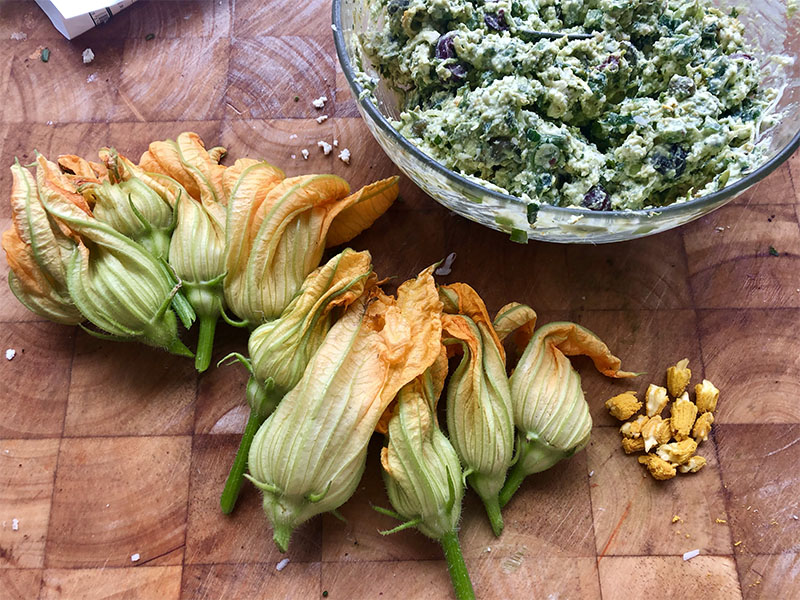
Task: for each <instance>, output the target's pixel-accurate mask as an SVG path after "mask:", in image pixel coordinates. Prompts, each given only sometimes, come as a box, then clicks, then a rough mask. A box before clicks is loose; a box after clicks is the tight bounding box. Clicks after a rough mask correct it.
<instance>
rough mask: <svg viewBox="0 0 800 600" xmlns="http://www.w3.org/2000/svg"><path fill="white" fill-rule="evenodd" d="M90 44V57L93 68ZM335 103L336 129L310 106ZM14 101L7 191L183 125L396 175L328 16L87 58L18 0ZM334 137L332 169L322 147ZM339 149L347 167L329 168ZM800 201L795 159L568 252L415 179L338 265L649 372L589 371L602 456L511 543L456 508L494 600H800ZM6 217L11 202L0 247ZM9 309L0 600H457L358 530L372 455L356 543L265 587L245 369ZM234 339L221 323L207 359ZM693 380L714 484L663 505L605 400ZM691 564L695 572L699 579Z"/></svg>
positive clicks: (191, 9)
mask: <svg viewBox="0 0 800 600" xmlns="http://www.w3.org/2000/svg"><path fill="white" fill-rule="evenodd" d="M13 33H23V34H25V36H27V38H26V39H24V40H22V41H16V40H13V39H11V35H12V34H13ZM150 34H152V36H151V35H150ZM23 37H24V36H23ZM148 38H151V39H148ZM42 47H48V48H49V49H50V51H51V58H50V61H49V62H48V63H43V62H41V60H39V58H38V52H39V51H40V49H41V48H42ZM87 47H90V48H92V49H93V51H94V53H95V55H96V58H95V61H94V62H92V63H91V64H89V65H84V64H83V62H82V60H81V53H82V52H83V50H84V49H85V48H87ZM322 95H325V96H327V98H328V102H327V103H326V105H325V107H324V108H323V109H316V108H314V107H313V106H312V105H311V100H313V99H315V98H317V97H319V96H322ZM295 97H297V100H296V101H295ZM0 98H2V102H0V137H1V138H2V141H3V143H2V144H0V167H2V168H1V169H0V193H2V194H8V191H9V189H10V185H11V178H10V174H9V171H8V170H7V167H8V166H9V165H10V164H12V162H13V160H14V158H15V157H18V158H19V159H20V161H21V162H23V163H28V162H30V161H31V160H32V158H33V156H34V150H39V151H40V152H42V153H44V154H45V155H47V156H49V157H51V158H53V157H55V156H57V155H58V154H61V153H73V152H78V153H80V154H83V155H85V156H87V157H89V158H93V157H94V156H95V155H96V151H97V149H98V148H100V147H101V146H114V147H116V148H117V149H118V150H119V151H120V152H122V153H123V154H126V155H128V156H130V157H131V158H134V159H136V158H138V156H139V155H140V153H141V152H142V151H143V150H145V149H146V147H147V143H148V142H149V141H152V140H154V139H165V138H174V137H176V136H177V134H178V133H180V132H181V131H185V130H192V131H197V132H198V133H199V134H200V135H201V137H202V138H203V139H204V140H205V141H206V142H207V144H208V145H217V144H221V145H224V146H227V148H228V150H229V159H228V160H229V161H230V160H232V159H235V158H239V157H243V156H251V157H257V158H262V159H265V160H268V161H269V162H272V163H273V164H275V165H277V166H279V167H281V168H282V169H284V170H285V171H286V172H287V173H288V174H290V175H294V174H300V173H305V172H320V173H334V174H337V175H340V176H342V177H344V178H346V179H347V180H348V181H349V182H350V184H351V186H352V188H353V189H357V188H358V187H360V186H362V185H364V184H366V183H369V182H371V181H374V180H376V179H380V178H383V177H387V176H390V175H393V174H396V173H397V169H396V167H395V166H394V165H393V164H392V162H391V160H390V159H389V158H388V157H387V156H386V155H385V154H384V153H383V152H382V151H381V150H380V148H379V147H378V146H377V144H376V143H375V142H374V140H373V139H372V137H371V135H370V134H369V131H368V130H367V128H366V126H365V125H364V123H363V122H362V121H361V120H360V118H359V115H358V110H357V108H356V103H355V101H354V99H353V98H352V96H351V94H350V91H349V89H348V86H347V83H346V80H345V78H344V75H343V73H342V72H341V69H340V68H339V66H338V64H337V61H336V57H335V53H334V47H333V41H332V37H331V32H330V3H329V2H328V1H327V0H311V1H309V2H305V3H297V2H291V1H290V0H273V1H271V2H262V1H260V0H235V2H234V0H200V1H189V0H186V1H183V0H181V1H174V2H157V1H151V0H140V1H139V2H137V3H136V4H135V5H134V6H132V7H131V8H129V9H126V10H125V11H123V13H121V14H120V15H118V16H117V17H115V18H114V19H113V20H112V21H111V22H110V23H108V24H107V25H105V26H103V27H99V28H96V29H94V30H92V31H90V32H88V33H87V34H85V35H84V36H82V37H80V38H78V39H77V40H74V41H72V42H68V41H66V40H64V39H63V38H62V37H61V36H60V34H58V33H57V32H56V31H55V29H54V28H53V27H52V26H51V25H50V24H49V22H48V21H47V19H46V17H45V16H44V15H43V13H42V12H41V11H40V10H39V9H38V8H37V7H36V6H35V5H34V4H33V3H31V2H27V1H26V2H22V1H18V0H5V1H3V2H0ZM323 114H325V115H328V117H329V118H328V120H326V121H324V122H322V123H318V122H317V121H316V118H317V117H318V116H320V115H323ZM334 139H336V140H337V141H338V143H339V147H338V148H337V149H336V150H335V151H334V153H332V154H331V155H328V156H325V155H324V154H323V153H322V151H321V150H320V149H319V148H318V147H317V142H318V141H320V140H325V141H327V142H328V143H333V140H334ZM304 148H305V149H307V150H308V151H309V158H308V160H304V159H303V157H302V152H301V151H302V149H304ZM342 148H348V149H349V150H350V152H351V161H350V164H345V163H344V162H342V161H341V160H339V159H338V158H337V154H338V150H339V149H342ZM228 164H230V163H228ZM798 184H800V154H796V155H795V156H793V157H792V158H791V159H790V160H789V161H788V163H787V164H786V165H784V166H782V167H781V168H780V169H778V170H777V171H776V172H775V173H773V174H772V175H771V176H770V177H769V178H767V179H766V180H764V181H763V182H762V183H760V184H758V185H757V186H755V187H754V188H752V189H751V190H748V191H747V192H746V193H744V194H742V195H741V196H740V197H739V198H737V199H735V200H734V201H732V202H731V203H730V204H729V205H728V206H726V207H724V208H722V209H720V210H718V211H716V212H714V213H712V214H710V215H708V216H706V217H704V218H702V219H699V220H697V221H696V222H694V223H691V224H689V225H687V226H684V227H682V228H681V229H678V230H674V231H671V232H667V233H664V234H661V235H658V236H655V237H650V238H646V239H643V240H638V241H634V242H628V243H622V244H615V245H610V246H601V247H593V246H569V247H568V246H560V245H554V244H543V243H530V244H528V245H524V246H523V245H517V244H513V243H511V242H509V240H508V239H507V236H506V235H505V234H500V233H497V232H494V231H490V230H488V229H486V228H483V227H481V226H480V225H477V224H475V223H472V222H470V221H468V220H465V219H463V218H461V217H459V216H457V215H454V214H453V213H450V212H449V211H448V210H446V209H444V208H442V207H441V206H440V205H438V204H436V203H435V202H433V201H431V200H430V199H429V198H427V197H426V196H425V195H424V194H423V193H422V192H421V191H420V190H419V189H417V188H416V187H415V186H414V185H413V184H411V183H410V182H409V181H408V180H407V179H405V178H403V179H402V180H401V198H400V199H399V200H398V201H397V202H396V203H395V205H394V206H393V207H392V208H391V209H390V211H389V212H388V214H387V215H386V216H385V217H383V218H382V219H380V220H378V222H377V223H376V224H375V225H374V227H372V228H371V229H370V230H368V231H367V232H365V233H364V234H362V235H361V236H359V237H358V238H356V239H355V240H353V241H352V242H351V243H350V245H351V246H352V247H353V248H355V249H357V250H363V249H368V250H370V252H371V253H372V254H373V262H374V265H375V269H376V272H378V273H379V274H380V275H381V276H395V277H396V279H395V280H394V282H395V284H396V282H398V281H403V280H404V279H406V278H409V277H412V276H414V275H416V274H417V273H418V272H419V271H420V270H422V269H423V268H425V267H426V266H428V265H430V264H432V263H433V262H435V261H438V260H440V259H442V258H444V257H445V256H447V255H448V254H449V253H451V252H455V253H456V254H457V258H456V260H455V262H454V264H453V270H452V273H451V274H450V275H448V276H446V277H442V278H441V282H442V283H451V282H455V281H466V282H468V283H470V284H471V285H473V287H475V288H476V289H477V290H478V291H479V292H480V293H481V294H482V295H483V296H484V298H485V299H486V302H487V305H488V306H489V309H490V311H491V312H494V311H496V310H497V309H498V308H500V307H501V306H502V305H503V304H505V303H506V302H509V301H512V300H514V301H519V302H525V303H527V304H530V305H531V306H533V307H534V308H535V309H536V310H537V312H538V313H539V322H540V323H546V322H549V321H552V320H564V319H570V320H576V321H578V322H580V323H581V324H583V325H585V326H586V327H588V328H589V329H591V330H592V331H594V332H595V333H597V334H598V335H599V336H600V337H601V338H603V339H604V340H605V341H606V342H607V343H608V345H609V347H610V348H611V349H612V351H614V352H615V353H616V354H617V355H619V356H621V357H622V358H623V365H624V367H626V368H630V369H633V370H636V371H645V372H646V374H645V375H643V376H642V377H641V378H639V379H638V380H633V381H625V382H614V381H609V380H608V379H607V378H604V377H603V376H601V375H599V374H598V373H596V371H595V370H594V368H593V367H592V365H591V364H590V361H588V360H587V359H584V358H576V359H575V361H574V364H575V365H576V367H577V368H578V369H579V370H580V372H581V374H582V377H583V387H584V390H585V392H586V396H587V399H588V401H589V403H590V407H591V412H592V415H593V418H594V420H595V425H596V426H597V427H596V428H595V431H594V435H593V438H592V442H591V444H590V446H589V447H588V448H587V450H586V451H584V452H582V453H580V454H578V455H576V456H575V457H573V458H572V459H570V460H569V461H565V462H562V463H560V464H559V465H558V466H557V467H556V468H554V469H552V470H550V471H548V472H546V473H542V474H539V475H536V476H533V477H530V478H529V479H528V480H527V481H526V482H525V483H524V484H523V487H522V488H521V491H520V492H519V494H518V496H516V497H515V498H514V500H513V502H512V503H511V504H510V505H509V506H508V507H507V509H506V511H505V522H506V528H505V532H504V534H503V537H502V538H500V539H497V538H494V537H493V535H492V534H491V532H490V530H489V527H488V525H487V523H486V521H485V518H484V516H483V509H482V507H481V506H480V502H479V501H478V499H477V498H475V497H474V495H472V494H471V493H469V494H468V495H467V497H466V499H465V503H464V508H463V519H462V525H461V538H462V543H463V545H464V551H465V554H466V556H467V562H468V566H469V568H470V570H471V574H472V577H473V580H474V582H475V588H476V590H477V592H478V596H479V598H482V599H498V600H500V599H502V600H505V599H516V598H542V599H545V598H562V599H563V598H570V599H571V598H578V599H589V600H594V599H601V598H602V599H603V600H609V599H612V600H616V599H617V598H620V599H622V598H625V599H626V600H627V599H636V598H647V599H648V600H649V599H651V598H667V597H676V598H684V597H703V598H712V599H714V598H724V599H726V600H727V599H729V598H747V599H756V598H759V599H761V598H763V599H764V600H772V599H774V598H795V597H800V577H798V574H799V573H800V559H798V556H800V547H799V546H798V542H797V540H798V539H800V525H799V524H798V520H797V519H795V518H794V517H795V516H800V514H799V513H800V508H798V505H797V498H798V496H800V487H799V486H800V484H798V480H797V477H796V475H795V473H796V471H797V468H796V465H797V463H798V460H800V455H799V454H798V452H800V443H798V440H799V439H800V408H798V406H800V405H798V403H797V397H798V394H800V386H799V385H798V382H799V381H800V363H798V358H797V357H798V342H797V340H798V339H800V314H799V313H798V311H800V292H799V291H798V290H800V268H798V261H800V222H799V221H798V217H799V214H798V213H799V212H800V202H798V191H800V187H798ZM10 214H11V213H10V209H9V207H8V205H7V204H6V203H0V227H2V228H6V227H8V226H9V224H10ZM770 246H772V247H773V248H774V249H775V250H776V251H777V253H778V256H772V255H771V254H770ZM6 274H7V267H5V265H4V266H3V267H2V271H0V276H1V277H5V276H6ZM0 308H2V311H1V312H0V351H2V350H5V349H6V348H14V349H16V350H17V355H16V356H15V357H14V359H13V360H11V361H7V360H4V359H0V381H2V384H0V524H2V527H0V598H3V599H4V600H5V598H9V599H16V598H24V599H25V600H28V599H32V598H42V599H47V600H51V599H61V598H68V599H72V598H87V599H92V600H93V599H95V598H98V599H99V598H159V599H160V598H167V599H170V600H173V599H177V598H179V597H180V598H184V599H187V600H188V599H194V598H226V599H236V598H253V597H265V598H291V599H300V600H306V599H309V598H319V597H322V595H323V592H327V594H328V595H327V597H328V598H332V599H347V600H359V599H362V598H368V599H370V600H388V599H390V598H397V599H400V598H402V599H403V600H406V599H411V600H417V599H420V600H427V599H437V600H438V599H440V598H448V597H452V596H451V591H450V583H449V581H448V578H447V573H446V571H445V568H444V563H443V561H442V560H441V550H440V548H439V547H438V546H437V544H436V543H434V542H432V541H431V540H428V539H427V538H425V537H424V536H422V535H421V534H419V533H417V532H415V531H405V532H401V533H398V534H396V535H393V536H389V537H384V536H381V535H380V534H379V533H378V530H382V529H387V528H390V527H392V526H393V525H395V524H396V523H395V522H394V521H393V520H392V519H390V518H388V517H385V516H382V515H379V514H378V513H376V512H375V511H373V510H372V508H371V506H372V505H380V506H387V505H388V500H387V499H386V495H385V492H384V491H383V484H382V480H381V476H380V469H379V465H378V460H377V453H378V451H379V448H380V445H381V440H378V439H376V440H374V441H373V443H372V446H371V454H370V458H369V461H368V465H367V471H366V474H365V477H364V480H363V481H362V483H361V484H360V486H359V488H358V490H357V492H356V494H355V495H354V497H353V498H352V499H351V500H350V502H348V503H347V504H346V505H345V506H343V507H342V510H341V512H342V514H343V515H344V517H345V518H346V523H343V522H342V521H340V520H338V519H336V518H334V517H332V516H330V515H325V516H323V517H321V518H317V519H313V520H311V521H310V522H308V523H307V524H305V525H304V526H303V527H301V528H300V530H299V531H298V532H297V533H296V535H295V538H294V541H293V544H292V546H290V550H289V553H288V554H287V555H286V557H287V558H289V559H290V561H289V563H288V565H286V567H285V568H284V569H283V570H281V571H278V570H277V569H276V566H277V564H278V561H280V560H281V559H282V558H283V555H281V554H280V553H279V552H277V550H276V549H275V546H274V544H272V542H271V532H270V529H269V525H268V524H267V522H266V520H265V519H264V518H263V514H262V510H261V505H260V502H261V501H260V496H259V494H258V493H257V491H256V490H254V489H253V488H252V487H251V486H248V487H246V488H245V490H244V492H243V494H242V498H241V503H240V506H239V508H238V509H237V511H236V513H235V514H234V515H232V516H223V515H222V514H221V513H220V512H219V510H218V508H217V502H218V494H219V491H220V488H221V485H222V482H223V480H224V478H225V474H226V469H227V467H228V465H229V463H230V460H231V459H232V456H233V453H234V450H235V447H236V445H237V443H238V433H239V432H240V431H241V430H242V428H243V427H244V423H245V420H246V417H247V407H246V406H245V404H244V385H245V382H246V375H245V373H244V371H243V369H241V368H237V367H233V366H231V367H220V368H214V367H212V368H211V369H209V371H207V372H206V373H203V374H202V375H196V374H195V373H194V372H193V371H192V367H191V364H190V362H189V361H186V362H181V360H180V359H177V358H173V357H169V356H167V355H165V354H161V353H157V352H154V351H153V350H151V349H149V348H145V347H144V346H139V345H135V344H127V345H126V344H114V343H111V342H99V341H96V340H94V339H90V338H89V337H88V336H86V335H85V334H84V333H82V332H78V331H77V330H75V329H73V328H67V327H63V326H58V325H53V324H49V323H45V322H43V321H42V320H41V319H39V318H38V317H36V316H35V315H32V314H31V313H29V312H27V311H26V310H25V309H24V308H22V307H21V305H19V303H18V302H17V301H16V300H15V299H14V298H13V296H12V295H11V293H10V291H9V290H8V288H7V286H5V285H0ZM246 339H247V332H246V331H241V330H233V329H229V328H227V327H225V326H221V327H220V331H219V337H218V342H219V343H218V345H217V347H216V351H215V356H214V361H213V364H216V362H217V361H218V360H220V359H222V358H223V357H224V356H226V355H227V354H228V353H230V352H232V351H243V350H244V348H245V344H246ZM187 341H189V342H190V343H192V337H191V336H189V339H188V340H187ZM684 357H687V358H689V359H690V360H691V368H692V370H693V372H694V379H695V380H697V381H699V379H700V378H701V377H707V378H708V379H710V380H712V381H713V382H714V383H715V384H716V385H718V386H719V388H720V389H721V390H722V396H721V400H720V406H719V412H718V421H717V423H716V424H715V428H714V432H713V434H712V438H711V440H710V441H708V442H706V443H704V444H703V445H702V446H701V453H702V454H703V455H704V456H706V457H707V458H708V460H709V465H708V467H706V468H705V469H704V470H703V471H701V472H699V473H697V474H696V475H692V476H683V477H680V478H678V479H676V480H672V481H669V482H665V483H657V482H654V481H653V480H651V479H650V478H648V477H646V476H643V469H642V467H641V466H640V465H638V464H637V463H636V461H635V459H634V458H632V457H630V456H626V455H624V454H623V453H622V451H621V449H620V448H619V433H618V431H617V427H618V423H617V422H616V421H615V420H614V419H612V418H611V417H610V416H609V415H608V414H607V413H606V411H605V409H604V408H603V407H602V404H603V402H604V401H605V400H606V399H607V398H608V397H610V396H612V395H614V394H616V393H619V392H621V391H624V390H625V389H637V390H639V391H640V392H642V391H644V389H645V388H646V385H647V384H648V383H650V382H651V381H652V382H656V383H663V380H664V371H665V369H666V367H667V366H669V364H672V363H674V362H675V361H677V360H679V359H681V358H684ZM675 514H677V515H679V516H680V517H681V521H679V522H678V523H672V517H673V515H675ZM14 518H17V519H19V529H18V530H13V529H12V527H11V523H12V519H14ZM716 519H720V520H721V521H725V522H724V523H718V522H716ZM776 523H777V524H776ZM678 531H680V533H677V532H678ZM687 534H688V535H689V537H688V538H687V537H686V535H687ZM740 541H741V544H737V542H740ZM693 548H699V549H700V550H701V555H700V556H698V557H697V558H694V559H692V560H690V561H688V562H684V561H683V559H682V557H681V555H682V554H683V552H685V551H687V550H691V549H693ZM134 554H139V555H140V556H139V559H138V560H137V561H135V562H134V561H132V560H131V556H132V555H134Z"/></svg>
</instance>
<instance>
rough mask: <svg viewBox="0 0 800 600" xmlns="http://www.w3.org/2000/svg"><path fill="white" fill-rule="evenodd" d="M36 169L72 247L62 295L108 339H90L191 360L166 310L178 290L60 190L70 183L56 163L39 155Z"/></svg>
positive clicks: (141, 252)
mask: <svg viewBox="0 0 800 600" xmlns="http://www.w3.org/2000/svg"><path fill="white" fill-rule="evenodd" d="M37 164H38V167H37V183H38V185H39V191H40V195H41V199H42V203H43V204H44V206H45V208H46V209H47V212H48V213H49V215H50V216H51V217H52V218H53V219H54V221H55V222H56V223H57V224H59V226H60V227H61V228H62V231H65V232H70V233H71V235H72V236H74V238H73V239H74V240H75V242H76V244H77V246H76V247H75V249H74V250H73V252H72V255H71V257H70V260H69V263H68V265H67V269H66V283H67V291H68V292H69V295H70V297H71V298H72V301H73V302H74V303H75V306H76V307H77V308H78V310H80V312H81V314H83V316H84V317H86V319H87V320H88V321H90V322H91V323H93V324H94V325H96V326H97V327H98V328H99V329H101V330H103V331H105V332H106V334H107V335H103V334H95V335H98V336H99V337H104V338H110V339H116V340H139V341H142V342H144V343H145V344H149V345H151V346H156V347H159V348H164V349H166V350H168V351H169V352H173V353H175V354H180V355H183V356H192V353H191V352H190V351H189V349H188V348H186V346H184V345H183V344H182V343H181V341H180V340H179V339H178V332H177V319H176V317H175V313H174V312H173V311H172V310H171V309H170V305H171V303H172V299H173V297H174V296H175V294H176V293H177V291H178V287H177V286H175V285H174V283H173V281H172V280H171V278H170V277H169V275H168V273H167V271H166V269H165V268H164V266H163V264H162V263H160V262H159V261H158V260H157V259H156V258H155V257H154V256H153V255H152V254H150V253H149V252H148V251H147V250H145V249H144V248H143V247H142V246H140V245H139V244H137V243H136V242H134V241H132V240H131V239H130V238H128V237H126V236H124V235H122V234H121V233H119V232H117V231H115V230H114V229H112V228H111V227H110V226H109V225H107V224H105V223H102V222H100V221H98V220H97V219H95V218H94V216H93V215H92V214H91V211H89V210H88V208H87V207H86V206H85V201H83V197H82V196H81V195H80V194H77V193H75V192H70V191H69V189H68V188H66V187H65V185H64V183H66V184H70V182H69V180H68V179H67V178H66V177H65V176H64V175H63V174H61V173H60V172H59V171H58V168H57V167H56V165H55V164H53V163H50V162H48V161H47V160H45V159H44V157H42V156H39V157H37ZM78 198H79V199H80V201H78ZM81 202H83V204H81ZM87 331H88V330H87Z"/></svg>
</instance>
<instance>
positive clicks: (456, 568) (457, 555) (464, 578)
mask: <svg viewBox="0 0 800 600" xmlns="http://www.w3.org/2000/svg"><path fill="white" fill-rule="evenodd" d="M439 543H440V544H441V545H442V548H443V549H444V558H445V560H447V570H448V571H449V572H450V581H452V582H453V590H454V591H455V593H456V598H457V600H475V591H474V590H473V589H472V581H470V579H469V573H468V572H467V565H466V564H465V563H464V556H463V555H462V554H461V545H460V544H459V543H458V534H457V533H456V532H455V531H451V532H450V533H446V534H444V537H442V539H440V540H439Z"/></svg>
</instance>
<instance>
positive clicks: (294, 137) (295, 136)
mask: <svg viewBox="0 0 800 600" xmlns="http://www.w3.org/2000/svg"><path fill="white" fill-rule="evenodd" d="M289 139H290V140H296V139H297V134H296V133H293V134H292V135H290V136H289Z"/></svg>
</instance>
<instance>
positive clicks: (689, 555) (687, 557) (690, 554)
mask: <svg viewBox="0 0 800 600" xmlns="http://www.w3.org/2000/svg"><path fill="white" fill-rule="evenodd" d="M699 555H700V550H689V552H686V553H685V554H684V555H683V560H691V559H693V558H694V557H695V556H699Z"/></svg>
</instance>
